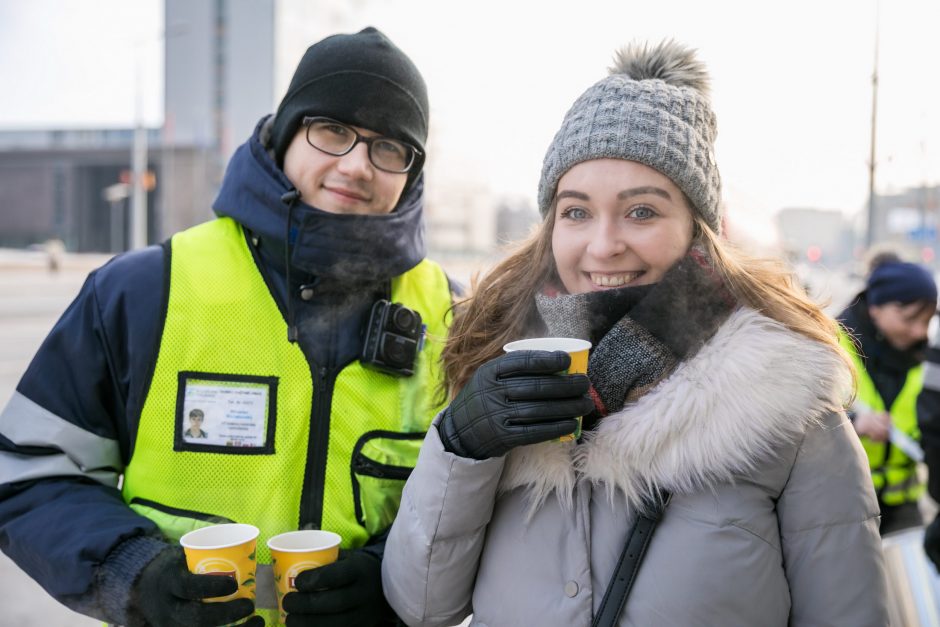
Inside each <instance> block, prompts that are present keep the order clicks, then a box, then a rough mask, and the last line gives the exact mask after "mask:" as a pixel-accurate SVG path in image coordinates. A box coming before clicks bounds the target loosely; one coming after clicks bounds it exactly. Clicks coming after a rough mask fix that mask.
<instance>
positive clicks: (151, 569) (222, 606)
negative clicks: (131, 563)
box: [128, 547, 264, 627]
mask: <svg viewBox="0 0 940 627" xmlns="http://www.w3.org/2000/svg"><path fill="white" fill-rule="evenodd" d="M236 590H238V582H236V581H235V580H234V579H232V578H231V577H223V576H220V575H194V574H192V573H191V572H189V569H188V568H187V567H186V556H185V554H184V553H183V549H182V548H180V547H172V548H170V549H167V550H166V551H163V552H162V553H160V554H159V555H157V557H156V558H154V560H153V561H152V562H150V563H149V564H147V566H145V567H144V570H143V572H142V573H141V574H140V578H139V579H138V580H137V583H136V584H135V585H134V587H133V590H132V592H131V599H132V601H131V603H132V607H131V610H130V612H129V614H130V619H129V621H128V624H129V625H131V627H136V626H138V625H148V626H150V625H152V626H153V627H163V626H164V625H173V626H176V625H186V626H187V627H214V626H215V625H226V624H228V623H234V622H235V621H237V620H239V619H241V618H244V617H246V616H249V615H250V614H251V613H252V612H254V611H255V604H254V603H253V602H252V601H251V600H250V599H234V600H232V601H223V602H219V603H205V602H203V601H202V600H201V599H210V598H212V597H224V596H227V595H229V594H232V593H234V592H235V591H236ZM244 625H245V627H264V619H263V618H261V617H260V616H254V617H252V618H251V619H249V620H248V621H246V622H245V623H244Z"/></svg>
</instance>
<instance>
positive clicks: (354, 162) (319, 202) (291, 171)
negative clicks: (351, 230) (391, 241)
mask: <svg viewBox="0 0 940 627" xmlns="http://www.w3.org/2000/svg"><path fill="white" fill-rule="evenodd" d="M353 128H355V129H356V131H358V132H359V133H360V134H361V135H364V136H366V137H373V136H375V135H378V133H374V132H373V131H370V130H368V129H364V128H361V127H358V126H354V127H353ZM306 134H307V129H306V127H304V126H301V127H300V128H299V129H298V130H297V134H295V135H294V139H293V140H292V141H291V143H290V145H289V146H288V147H287V152H286V153H285V154H284V174H286V175H287V178H288V179H289V180H290V182H291V183H293V184H294V186H295V187H296V188H297V189H298V191H300V193H301V198H302V199H303V201H304V202H305V203H307V204H308V205H311V206H313V207H316V208H317V209H320V210H322V211H328V212H329V213H349V214H367V215H382V214H386V213H391V211H392V209H394V208H395V206H396V205H397V204H398V200H399V198H400V197H401V194H402V191H403V190H404V189H405V183H406V181H407V180H408V174H407V173H393V172H385V171H384V170H380V169H378V168H376V167H375V166H374V165H373V164H372V162H371V161H370V160H369V147H368V146H367V145H366V144H365V143H362V142H360V143H358V144H356V146H355V147H354V148H353V149H352V150H351V151H350V152H349V153H347V154H345V155H342V156H340V157H334V156H333V155H328V154H326V153H324V152H321V151H320V150H317V149H316V148H314V147H313V146H311V145H310V144H309V143H308V142H307V136H306Z"/></svg>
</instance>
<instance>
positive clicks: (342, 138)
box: [303, 117, 420, 174]
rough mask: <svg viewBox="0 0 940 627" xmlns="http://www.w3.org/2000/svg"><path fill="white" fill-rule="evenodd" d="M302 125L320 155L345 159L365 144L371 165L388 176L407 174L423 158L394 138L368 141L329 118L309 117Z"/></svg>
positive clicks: (410, 146)
mask: <svg viewBox="0 0 940 627" xmlns="http://www.w3.org/2000/svg"><path fill="white" fill-rule="evenodd" d="M303 125H304V126H306V127H307V143H308V144H310V145H311V146H313V147H314V148H316V149H317V150H319V151H320V152H325V153H326V154H328V155H333V156H334V157H342V156H343V155H345V154H349V153H350V152H351V151H352V149H353V148H355V147H356V144H358V143H359V142H362V143H364V144H366V145H367V146H368V147H369V161H371V162H372V165H374V166H375V167H377V168H378V169H380V170H384V171H386V172H394V173H396V174H401V173H404V172H407V171H408V170H410V169H411V166H413V165H414V163H415V158H416V157H417V156H418V155H419V154H420V151H419V150H418V149H417V148H415V147H414V146H412V145H410V144H406V143H405V142H403V141H399V140H397V139H392V138H391V137H379V136H376V137H366V136H364V135H360V134H359V133H358V132H357V131H356V129H354V128H353V127H351V126H349V125H348V124H343V123H342V122H337V121H336V120H331V119H330V118H323V117H306V118H304V119H303Z"/></svg>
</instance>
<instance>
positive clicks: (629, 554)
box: [591, 490, 671, 627]
mask: <svg viewBox="0 0 940 627" xmlns="http://www.w3.org/2000/svg"><path fill="white" fill-rule="evenodd" d="M670 498H671V495H670V494H669V493H668V492H666V491H665V490H663V491H661V492H660V494H659V499H657V500H656V502H654V503H652V504H651V506H650V507H649V508H648V510H649V513H648V514H644V513H642V512H641V513H638V514H637V517H636V522H634V523H633V528H632V529H630V533H628V534H627V543H626V544H625V545H624V547H623V551H622V552H621V553H620V559H619V560H617V568H616V569H615V570H614V576H613V577H611V578H610V583H608V584H607V591H606V592H605V593H604V600H603V601H601V606H600V608H599V609H598V610H597V615H596V616H595V617H594V622H593V623H592V624H591V625H592V627H613V626H614V625H616V624H617V620H618V619H619V618H620V614H621V613H622V612H623V608H624V606H625V605H626V604H627V596H628V595H629V594H630V589H631V588H632V587H633V581H634V580H635V579H636V573H637V571H639V570H640V564H641V563H642V562H643V556H644V555H645V554H646V549H647V547H648V546H649V543H650V540H651V539H652V538H653V531H654V530H655V529H656V524H657V523H658V522H659V520H660V519H661V518H662V516H663V511H664V510H665V509H666V505H668V504H669V499H670Z"/></svg>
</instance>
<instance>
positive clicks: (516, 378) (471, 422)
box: [439, 351, 594, 459]
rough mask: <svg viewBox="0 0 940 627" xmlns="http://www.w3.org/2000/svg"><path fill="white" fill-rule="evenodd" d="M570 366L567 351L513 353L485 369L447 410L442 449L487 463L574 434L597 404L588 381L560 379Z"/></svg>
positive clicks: (575, 377)
mask: <svg viewBox="0 0 940 627" xmlns="http://www.w3.org/2000/svg"><path fill="white" fill-rule="evenodd" d="M570 364H571V357H570V356H569V355H568V353H565V352H563V351H554V352H548V351H514V352H511V353H506V354H505V355H500V356H499V357H497V358H496V359H493V360H491V361H488V362H486V363H485V364H483V365H482V366H480V368H479V369H478V370H477V371H476V372H475V373H473V377H472V378H471V379H470V382H469V383H467V385H466V386H465V387H464V388H463V389H462V390H460V392H459V393H458V394H457V396H456V398H454V400H453V402H452V403H451V404H450V406H449V407H448V408H447V409H445V410H444V415H443V416H442V418H441V422H440V428H439V431H440V434H441V440H442V442H443V443H444V448H445V449H447V450H448V451H450V452H451V453H454V454H456V455H460V456H461V457H470V458H473V459H486V458H488V457H499V456H501V455H505V454H506V453H507V452H508V451H509V450H510V449H512V448H514V447H516V446H521V445H523V444H534V443H536V442H544V441H546V440H551V439H554V438H559V437H561V436H563V435H567V434H569V433H574V431H575V430H576V429H577V427H578V422H577V417H578V416H583V415H585V414H587V413H589V412H590V411H591V410H593V409H594V402H593V401H592V400H591V399H590V397H589V396H588V395H587V392H588V388H589V387H590V382H589V381H588V378H587V377H586V376H585V375H583V374H558V373H561V372H563V371H564V370H566V369H567V368H568V366H569V365H570Z"/></svg>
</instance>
